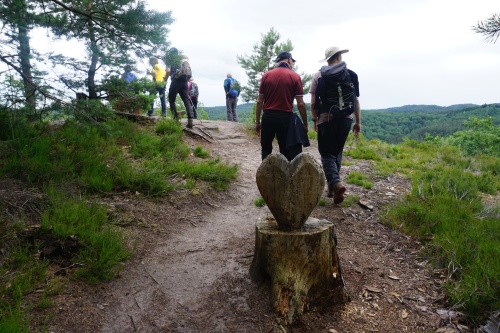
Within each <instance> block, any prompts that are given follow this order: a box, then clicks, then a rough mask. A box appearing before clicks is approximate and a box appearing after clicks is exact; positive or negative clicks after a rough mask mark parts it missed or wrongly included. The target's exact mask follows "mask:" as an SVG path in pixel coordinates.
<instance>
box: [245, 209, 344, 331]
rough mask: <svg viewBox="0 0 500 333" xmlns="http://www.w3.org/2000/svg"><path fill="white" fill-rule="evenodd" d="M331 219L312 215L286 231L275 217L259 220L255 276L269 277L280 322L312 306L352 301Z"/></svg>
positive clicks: (252, 271)
mask: <svg viewBox="0 0 500 333" xmlns="http://www.w3.org/2000/svg"><path fill="white" fill-rule="evenodd" d="M336 243H337V240H336V236H335V231H334V226H333V223H331V222H329V221H327V220H318V219H315V218H308V219H307V221H306V223H305V224H304V227H303V228H302V229H300V230H291V231H284V230H281V229H280V228H279V227H278V224H277V223H276V221H275V220H274V219H267V220H262V219H260V220H259V221H258V222H257V224H256V236H255V254H254V258H253V261H252V265H251V267H250V275H251V277H252V280H253V281H254V282H257V283H262V282H264V281H265V280H270V282H271V286H272V298H271V301H272V304H273V306H274V310H275V312H276V314H277V317H278V318H277V319H278V322H279V323H281V324H282V325H290V324H292V323H293V321H294V320H295V319H296V318H297V317H298V316H300V315H302V314H303V313H304V312H305V311H306V310H307V309H308V308H309V307H310V306H329V305H333V304H338V303H346V302H347V301H348V300H349V294H348V292H347V289H346V286H345V283H344V280H343V277H342V274H341V270H340V263H339V258H338V255H337V249H336Z"/></svg>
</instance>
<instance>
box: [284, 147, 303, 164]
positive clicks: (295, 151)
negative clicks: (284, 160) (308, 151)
mask: <svg viewBox="0 0 500 333" xmlns="http://www.w3.org/2000/svg"><path fill="white" fill-rule="evenodd" d="M287 150H288V159H289V161H292V160H293V159H294V158H295V157H297V155H299V154H300V153H302V145H301V144H298V145H295V146H291V147H288V149H287Z"/></svg>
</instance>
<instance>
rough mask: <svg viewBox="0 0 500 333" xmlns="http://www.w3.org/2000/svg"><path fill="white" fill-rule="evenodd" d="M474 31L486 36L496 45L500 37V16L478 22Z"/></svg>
mask: <svg viewBox="0 0 500 333" xmlns="http://www.w3.org/2000/svg"><path fill="white" fill-rule="evenodd" d="M472 30H474V31H475V32H477V33H478V34H482V35H484V36H486V40H489V41H491V42H493V43H496V41H497V39H498V37H500V14H493V15H492V16H491V17H490V18H488V19H486V20H484V21H480V22H478V23H477V25H475V26H473V27H472Z"/></svg>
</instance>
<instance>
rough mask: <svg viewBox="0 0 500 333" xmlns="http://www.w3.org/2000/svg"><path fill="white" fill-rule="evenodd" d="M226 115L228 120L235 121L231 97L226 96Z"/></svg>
mask: <svg viewBox="0 0 500 333" xmlns="http://www.w3.org/2000/svg"><path fill="white" fill-rule="evenodd" d="M226 115H227V121H233V111H232V109H231V98H229V97H228V96H226Z"/></svg>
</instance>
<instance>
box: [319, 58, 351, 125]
mask: <svg viewBox="0 0 500 333" xmlns="http://www.w3.org/2000/svg"><path fill="white" fill-rule="evenodd" d="M321 80H323V82H324V85H325V89H324V92H323V94H322V95H321V96H320V97H321V102H322V107H321V110H320V113H323V112H329V113H330V114H331V115H332V116H334V117H335V116H340V115H343V116H348V115H350V114H352V113H354V110H355V109H356V91H355V87H354V83H353V82H352V78H351V74H350V73H349V71H348V70H347V68H345V69H343V70H341V71H340V72H337V73H334V74H327V73H323V72H322V73H321Z"/></svg>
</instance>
